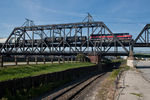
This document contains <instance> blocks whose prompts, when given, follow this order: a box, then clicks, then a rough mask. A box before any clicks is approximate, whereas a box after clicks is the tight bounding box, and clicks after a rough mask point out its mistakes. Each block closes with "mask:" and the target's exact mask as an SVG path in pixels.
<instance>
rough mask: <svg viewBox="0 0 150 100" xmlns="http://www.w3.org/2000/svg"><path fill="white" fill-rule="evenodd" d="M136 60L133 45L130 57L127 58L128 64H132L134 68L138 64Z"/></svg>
mask: <svg viewBox="0 0 150 100" xmlns="http://www.w3.org/2000/svg"><path fill="white" fill-rule="evenodd" d="M136 63H137V62H136V60H135V59H134V56H133V47H131V49H130V52H129V57H128V58H127V66H130V67H131V68H134V67H135V66H136Z"/></svg>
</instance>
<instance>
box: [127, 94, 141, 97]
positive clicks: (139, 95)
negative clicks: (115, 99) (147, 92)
mask: <svg viewBox="0 0 150 100" xmlns="http://www.w3.org/2000/svg"><path fill="white" fill-rule="evenodd" d="M130 94H132V95H136V96H138V97H143V96H142V94H139V93H130Z"/></svg>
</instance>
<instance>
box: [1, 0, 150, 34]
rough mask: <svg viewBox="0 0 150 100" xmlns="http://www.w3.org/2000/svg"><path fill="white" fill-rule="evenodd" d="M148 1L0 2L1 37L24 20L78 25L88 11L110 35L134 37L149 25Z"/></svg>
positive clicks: (38, 22)
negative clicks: (129, 35)
mask: <svg viewBox="0 0 150 100" xmlns="http://www.w3.org/2000/svg"><path fill="white" fill-rule="evenodd" d="M149 5H150V0H1V2H0V37H8V36H9V34H10V33H11V31H12V30H13V28H14V27H16V26H21V25H22V24H23V23H24V21H25V18H29V19H32V20H34V21H35V24H58V23H70V22H80V21H82V20H83V19H84V17H85V16H86V15H87V12H89V13H90V14H91V15H92V16H93V17H94V20H95V21H103V22H104V23H105V24H106V25H107V26H108V27H109V29H110V30H111V31H112V32H129V33H131V34H132V35H133V36H134V37H136V36H137V35H138V34H139V33H140V31H141V30H142V28H143V27H144V26H145V25H146V23H150V10H149Z"/></svg>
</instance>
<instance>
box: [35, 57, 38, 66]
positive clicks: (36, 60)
mask: <svg viewBox="0 0 150 100" xmlns="http://www.w3.org/2000/svg"><path fill="white" fill-rule="evenodd" d="M35 63H36V65H37V64H38V62H37V57H35Z"/></svg>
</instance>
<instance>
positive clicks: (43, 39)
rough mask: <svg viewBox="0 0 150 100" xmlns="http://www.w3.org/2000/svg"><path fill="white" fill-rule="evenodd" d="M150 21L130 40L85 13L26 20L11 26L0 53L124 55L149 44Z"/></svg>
mask: <svg viewBox="0 0 150 100" xmlns="http://www.w3.org/2000/svg"><path fill="white" fill-rule="evenodd" d="M149 29H150V24H147V25H146V26H145V27H144V28H143V30H142V31H141V32H140V34H139V35H138V36H137V38H136V39H135V40H134V39H133V40H131V41H123V40H119V39H118V37H116V36H114V34H113V32H112V31H111V30H110V29H109V28H108V27H107V26H106V25H105V24H104V22H102V21H94V20H93V18H92V16H91V15H90V14H88V16H87V17H86V18H85V19H84V21H83V22H79V23H67V24H52V25H34V24H33V21H31V20H27V21H26V22H25V23H24V25H23V26H21V27H16V28H14V29H13V31H12V32H11V34H10V35H9V37H8V38H7V40H6V42H5V43H3V44H0V55H1V57H3V56H18V55H25V56H31V55H34V56H35V55H44V56H51V57H54V56H57V57H62V56H63V57H64V56H73V55H77V54H79V53H83V54H85V55H88V54H91V53H93V54H94V53H95V54H100V55H101V56H128V55H129V54H130V55H131V54H132V53H133V51H134V48H135V47H150V43H149V42H150V38H149V36H150V35H149V34H150V32H149ZM91 34H99V35H102V34H111V35H112V36H113V37H114V38H113V39H109V38H101V39H99V40H98V41H92V40H91V39H90V35H91Z"/></svg>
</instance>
